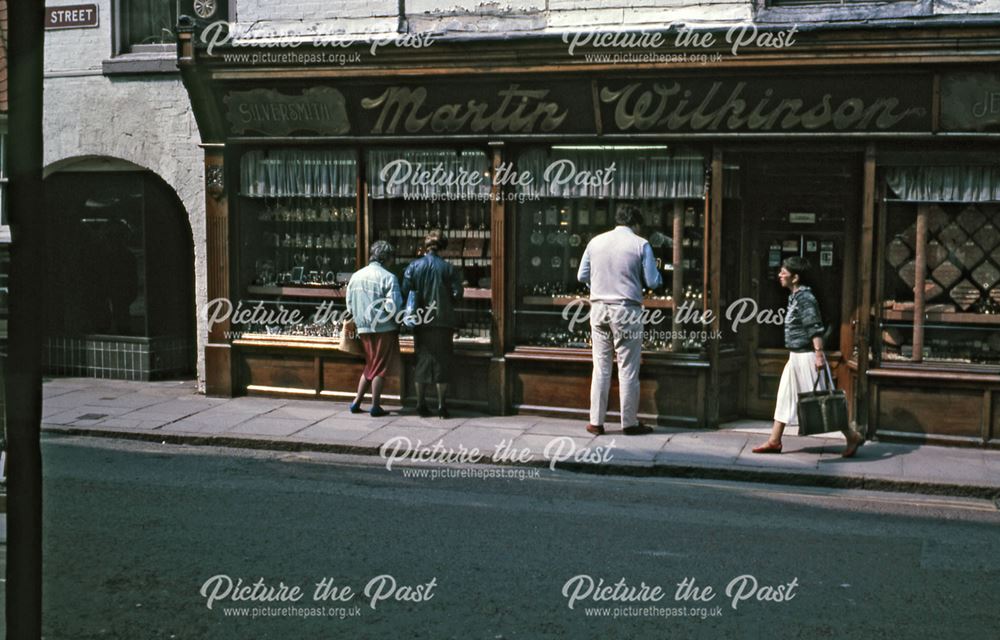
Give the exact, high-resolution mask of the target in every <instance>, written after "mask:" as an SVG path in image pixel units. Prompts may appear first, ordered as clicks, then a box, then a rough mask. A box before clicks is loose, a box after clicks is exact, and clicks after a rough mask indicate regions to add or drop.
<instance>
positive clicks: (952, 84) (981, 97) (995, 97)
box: [941, 73, 1000, 131]
mask: <svg viewBox="0 0 1000 640" xmlns="http://www.w3.org/2000/svg"><path fill="white" fill-rule="evenodd" d="M941 128H942V129H944V130H945V131H997V130H1000V74H996V73H957V74H947V75H944V76H942V77H941Z"/></svg>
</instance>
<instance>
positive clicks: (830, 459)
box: [818, 442, 906, 478]
mask: <svg viewBox="0 0 1000 640" xmlns="http://www.w3.org/2000/svg"><path fill="white" fill-rule="evenodd" d="M843 450H844V445H843V444H837V445H836V446H833V445H831V446H828V447H827V448H826V450H825V451H824V452H823V455H822V457H821V458H820V461H819V467H818V468H819V470H820V471H822V472H823V473H827V474H830V475H837V476H855V475H861V476H862V477H870V478H902V477H903V458H904V457H905V455H906V453H905V452H901V451H899V450H898V449H896V448H895V447H894V446H893V445H886V444H882V443H878V442H866V443H865V444H864V445H862V446H861V448H860V449H858V452H857V453H856V454H855V455H854V457H853V458H843V457H841V455H840V453H841V452H842V451H843Z"/></svg>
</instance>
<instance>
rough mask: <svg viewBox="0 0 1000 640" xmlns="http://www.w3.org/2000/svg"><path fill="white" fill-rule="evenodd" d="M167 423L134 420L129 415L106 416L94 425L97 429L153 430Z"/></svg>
mask: <svg viewBox="0 0 1000 640" xmlns="http://www.w3.org/2000/svg"><path fill="white" fill-rule="evenodd" d="M165 424H168V422H166V421H159V420H136V419H134V418H129V417H117V418H108V419H107V420H101V421H100V422H98V423H97V424H96V425H94V427H95V428H97V429H136V430H138V431H153V430H155V429H159V428H161V427H163V426H164V425H165Z"/></svg>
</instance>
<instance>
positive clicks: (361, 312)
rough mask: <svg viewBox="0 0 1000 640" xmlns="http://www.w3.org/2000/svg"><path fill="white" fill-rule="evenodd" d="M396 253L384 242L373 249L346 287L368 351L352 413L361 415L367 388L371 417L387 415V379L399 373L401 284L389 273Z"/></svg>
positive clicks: (375, 245) (373, 246) (350, 307)
mask: <svg viewBox="0 0 1000 640" xmlns="http://www.w3.org/2000/svg"><path fill="white" fill-rule="evenodd" d="M394 255H395V249H394V248H393V246H392V245H391V244H389V243H388V242H386V241H384V240H379V241H378V242H376V243H374V244H373V245H372V246H371V250H370V251H369V258H368V266H367V267H365V268H364V269H360V270H358V271H357V272H356V273H355V274H354V275H353V276H351V280H350V282H348V283H347V309H348V311H350V313H351V317H352V318H353V319H354V324H355V325H357V327H358V338H359V339H360V340H361V344H362V346H364V348H365V369H364V371H362V372H361V379H360V380H358V394H357V395H356V396H355V397H354V402H352V403H351V413H360V412H361V402H362V401H363V400H364V399H365V391H367V390H368V384H369V383H371V387H372V408H371V415H372V417H374V418H378V417H381V416H384V415H386V413H387V412H386V411H385V410H384V409H383V408H382V405H381V404H380V401H381V398H382V386H383V385H384V384H385V379H386V378H387V377H389V376H393V375H398V373H399V326H398V325H397V324H396V318H397V317H398V314H399V312H400V311H401V310H402V308H403V299H402V296H401V295H400V293H399V281H398V280H397V279H396V276H394V275H393V274H392V273H391V272H390V271H389V269H388V267H390V266H392V260H393V257H394Z"/></svg>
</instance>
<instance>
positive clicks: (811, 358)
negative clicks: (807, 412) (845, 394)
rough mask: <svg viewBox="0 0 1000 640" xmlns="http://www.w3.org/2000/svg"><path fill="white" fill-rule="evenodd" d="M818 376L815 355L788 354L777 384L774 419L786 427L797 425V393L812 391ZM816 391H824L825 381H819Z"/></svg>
mask: <svg viewBox="0 0 1000 640" xmlns="http://www.w3.org/2000/svg"><path fill="white" fill-rule="evenodd" d="M819 375H820V371H819V370H818V369H817V368H816V353H815V352H814V351H808V352H806V353H794V352H790V353H789V354H788V362H786V363H785V369H784V371H782V372H781V382H779V383H778V402H777V404H776V405H775V407H774V419H775V420H777V421H778V422H784V423H785V424H786V425H791V426H796V425H798V424H799V407H798V404H799V393H801V392H803V391H812V390H813V383H814V382H815V380H816V378H817V377H818V376H819ZM816 388H817V389H826V380H823V379H820V382H819V385H818V386H817V387H816Z"/></svg>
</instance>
